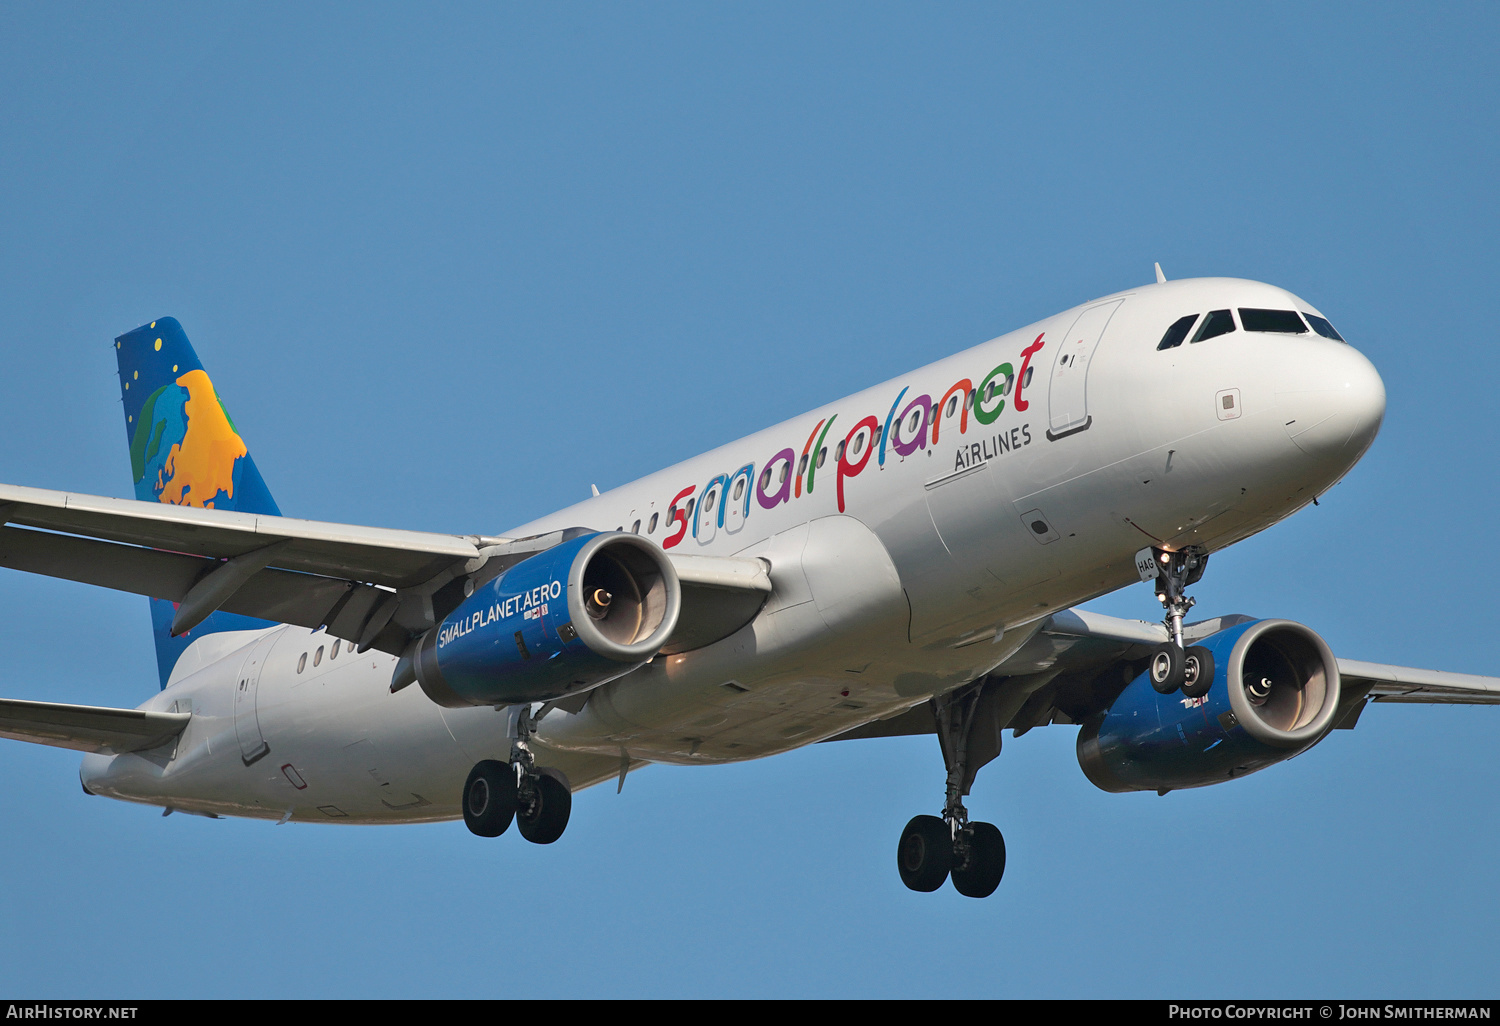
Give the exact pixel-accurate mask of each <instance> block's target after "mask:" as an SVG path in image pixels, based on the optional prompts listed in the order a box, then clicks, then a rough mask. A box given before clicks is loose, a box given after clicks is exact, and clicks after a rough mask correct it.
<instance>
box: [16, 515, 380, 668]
mask: <svg viewBox="0 0 1500 1026" xmlns="http://www.w3.org/2000/svg"><path fill="white" fill-rule="evenodd" d="M222 565H223V564H222V563H220V562H219V561H218V560H215V559H206V558H204V557H201V556H190V555H187V554H185V553H181V552H161V551H158V550H155V549H144V548H139V547H137V546H135V545H122V544H119V543H117V542H107V541H97V540H95V539H92V538H77V537H73V536H71V535H63V534H49V533H47V532H45V531H32V530H27V529H24V528H16V527H4V528H0V566H3V567H7V568H9V569H11V570H23V571H26V572H27V573H34V574H42V575H44V576H47V577H60V578H62V579H64V580H69V581H79V582H80V583H83V584H93V585H97V586H99V587H101V588H112V589H114V590H115V591H126V592H132V593H134V594H137V595H149V596H151V597H152V598H159V599H166V600H167V601H168V602H181V601H182V600H183V599H184V598H185V597H186V596H187V594H188V592H189V591H191V590H192V587H193V585H194V584H196V583H197V582H198V581H199V580H201V579H202V578H203V577H204V576H205V575H206V574H208V573H210V572H211V571H212V570H214V569H215V568H217V567H220V566H222ZM382 599H387V600H392V599H394V594H393V593H392V592H390V591H385V590H383V589H380V588H375V587H371V586H369V585H366V584H357V583H354V582H351V581H346V580H338V579H336V578H332V577H323V576H320V575H317V574H304V573H293V572H291V571H288V570H277V569H266V570H261V571H260V572H259V573H257V574H256V575H255V576H253V577H251V578H250V579H249V580H248V581H246V582H245V583H244V584H243V585H241V586H240V587H239V588H238V589H237V590H236V591H235V592H234V594H233V595H231V596H230V597H229V598H228V599H226V600H225V601H224V603H223V604H222V605H221V606H220V607H219V608H222V609H224V610H226V611H227V612H231V613H239V614H241V615H244V616H254V617H259V618H260V619H262V620H270V621H272V622H274V623H290V624H295V625H297V626H299V627H307V628H309V629H313V630H316V629H317V628H319V627H321V626H323V625H325V624H327V625H328V628H329V633H330V634H332V635H333V636H334V637H337V638H344V639H345V640H348V641H356V642H358V641H362V640H364V634H365V631H366V629H367V627H368V626H369V625H370V623H371V620H372V619H373V615H374V614H375V613H376V611H377V610H379V608H380V602H381V600H382ZM381 626H384V624H381ZM376 629H377V631H378V630H379V628H376ZM404 643H405V636H404V635H403V634H400V632H394V633H392V634H391V636H390V637H388V638H387V637H382V638H381V639H380V640H379V641H377V642H376V645H375V647H378V648H381V649H383V650H387V651H391V652H392V654H395V655H399V654H400V652H401V649H402V646H403V645H404Z"/></svg>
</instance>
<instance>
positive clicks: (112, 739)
mask: <svg viewBox="0 0 1500 1026" xmlns="http://www.w3.org/2000/svg"><path fill="white" fill-rule="evenodd" d="M190 719H192V714H191V713H175V712H143V711H142V710H140V709H108V708H104V707H102V706H94V705H65V704H63V703H61V702H25V701H22V700H20V699H15V698H3V699H0V737H6V738H11V739H12V740H15V741H31V742H34V743H36V744H41V745H52V746H53V747H55V748H71V749H73V750H75V751H79V752H103V753H106V754H110V755H115V754H119V753H121V752H139V751H144V750H146V749H148V748H156V747H157V746H159V745H163V744H166V743H167V742H168V741H170V740H172V738H174V737H176V736H177V735H178V734H180V733H182V729H183V728H184V727H186V726H187V722H188V720H190Z"/></svg>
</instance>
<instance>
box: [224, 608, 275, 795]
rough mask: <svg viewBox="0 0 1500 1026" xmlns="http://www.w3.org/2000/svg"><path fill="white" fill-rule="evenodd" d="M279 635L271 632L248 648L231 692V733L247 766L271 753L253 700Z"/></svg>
mask: <svg viewBox="0 0 1500 1026" xmlns="http://www.w3.org/2000/svg"><path fill="white" fill-rule="evenodd" d="M281 634H282V632H281V631H279V630H278V631H272V632H271V633H269V634H267V635H266V636H265V637H263V638H261V639H260V640H259V641H257V642H256V643H255V644H254V645H252V646H251V648H250V653H249V655H247V656H245V662H244V663H243V664H242V665H241V666H240V673H239V676H238V677H237V678H236V679H235V681H236V683H235V689H234V733H235V736H236V737H238V738H239V742H240V758H241V759H242V760H244V763H245V765H246V766H249V765H250V764H251V763H254V762H259V761H260V760H261V759H262V758H264V757H265V755H266V753H268V752H269V751H270V750H271V746H270V745H268V744H267V743H266V739H265V737H263V736H262V735H261V732H260V716H259V715H258V713H257V712H256V708H255V699H256V695H257V694H258V693H259V688H260V676H261V672H262V671H263V670H264V669H265V664H266V657H267V656H269V655H270V654H271V649H272V648H273V647H274V646H275V644H276V641H277V639H279V638H280V637H281Z"/></svg>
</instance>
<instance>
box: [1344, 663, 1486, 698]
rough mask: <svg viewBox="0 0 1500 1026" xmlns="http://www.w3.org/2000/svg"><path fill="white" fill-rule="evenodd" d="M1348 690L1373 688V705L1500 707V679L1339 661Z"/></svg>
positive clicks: (1370, 689) (1371, 692)
mask: <svg viewBox="0 0 1500 1026" xmlns="http://www.w3.org/2000/svg"><path fill="white" fill-rule="evenodd" d="M1339 677H1340V678H1341V679H1342V681H1343V684H1344V687H1345V688H1350V687H1356V686H1359V687H1363V686H1365V685H1368V686H1369V696H1370V701H1372V702H1406V703H1422V704H1431V705H1500V677H1480V676H1477V675H1475V674H1470V673H1447V672H1445V671H1443V670H1421V669H1416V668H1413V667H1410V666H1386V665H1385V664H1383V663H1365V662H1360V661H1359V660H1357V659H1340V660H1339Z"/></svg>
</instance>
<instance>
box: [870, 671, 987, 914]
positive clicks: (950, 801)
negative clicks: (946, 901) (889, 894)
mask: <svg viewBox="0 0 1500 1026" xmlns="http://www.w3.org/2000/svg"><path fill="white" fill-rule="evenodd" d="M983 698H984V682H983V681H980V682H977V683H974V684H971V685H969V686H968V687H966V688H960V689H959V690H957V691H954V692H952V693H950V694H947V695H943V696H940V697H938V698H934V699H933V700H932V702H931V706H932V713H933V718H934V719H935V720H936V721H937V728H938V731H937V733H938V742H939V744H941V746H942V749H943V762H944V763H945V764H946V765H947V767H948V793H947V800H946V801H945V802H944V803H943V814H942V816H941V818H940V817H938V816H915V817H913V818H912V820H911V822H909V823H907V824H906V828H905V829H904V830H902V831H901V842H900V844H898V845H897V847H896V868H897V870H898V871H899V872H900V874H901V882H902V883H904V884H906V886H907V887H909V888H911V889H912V890H914V891H935V890H937V889H938V888H939V887H941V886H943V881H945V880H948V879H952V881H953V889H954V890H956V891H958V893H960V894H962V895H965V896H967V897H970V898H986V897H989V896H990V895H991V894H993V893H994V892H995V888H997V887H999V886H1000V878H1001V877H1002V876H1004V875H1005V839H1004V838H1003V837H1002V836H1001V835H1000V831H999V830H998V829H997V828H996V827H995V826H994V825H993V824H991V823H970V822H969V811H968V810H967V809H966V808H964V803H963V796H964V795H966V794H968V793H969V788H970V787H971V786H972V785H973V783H974V776H975V774H977V773H978V772H979V770H980V769H981V768H982V767H983V766H984V765H985V764H986V763H988V762H989V761H990V760H991V759H993V758H994V757H995V756H997V755H999V754H1000V728H1001V726H1002V725H1001V724H999V723H997V722H996V721H995V718H994V716H993V715H992V710H991V709H990V708H988V707H987V706H986V705H985V704H984V702H983Z"/></svg>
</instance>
